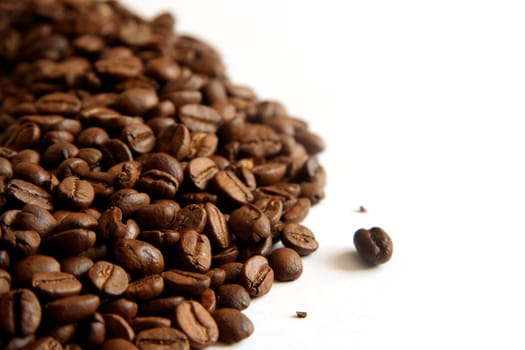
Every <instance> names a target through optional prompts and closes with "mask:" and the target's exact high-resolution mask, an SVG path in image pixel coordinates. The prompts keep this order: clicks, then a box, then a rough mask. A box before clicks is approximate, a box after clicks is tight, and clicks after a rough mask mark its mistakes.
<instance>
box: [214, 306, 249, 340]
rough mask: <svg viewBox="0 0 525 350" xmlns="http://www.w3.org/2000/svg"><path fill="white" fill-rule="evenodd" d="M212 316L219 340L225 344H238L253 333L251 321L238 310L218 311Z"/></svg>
mask: <svg viewBox="0 0 525 350" xmlns="http://www.w3.org/2000/svg"><path fill="white" fill-rule="evenodd" d="M212 316H213V319H214V320H215V322H216V323H217V326H218V328H219V339H220V341H222V342H224V343H226V344H232V343H237V342H240V341H241V340H243V339H246V338H248V337H249V336H250V335H252V333H253V323H252V321H250V319H249V318H248V317H246V316H245V315H244V314H243V313H242V312H240V311H239V310H238V309H233V308H223V309H219V310H217V311H215V312H214V313H213V314H212Z"/></svg>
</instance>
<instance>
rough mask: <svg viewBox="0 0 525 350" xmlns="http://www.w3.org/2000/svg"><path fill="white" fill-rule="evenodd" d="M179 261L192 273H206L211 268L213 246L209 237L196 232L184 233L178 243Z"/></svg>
mask: <svg viewBox="0 0 525 350" xmlns="http://www.w3.org/2000/svg"><path fill="white" fill-rule="evenodd" d="M177 247H178V250H177V252H178V255H177V257H178V261H179V263H180V264H181V265H182V266H184V267H185V268H187V269H188V270H190V271H195V272H206V271H208V270H209V269H210V266H211V257H212V255H211V245H210V241H209V239H208V237H206V236H205V235H202V234H200V233H198V232H197V231H194V230H189V231H186V232H185V233H183V234H182V235H181V237H180V240H179V242H178V245H177Z"/></svg>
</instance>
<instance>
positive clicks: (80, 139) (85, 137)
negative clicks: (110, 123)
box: [76, 126, 109, 147]
mask: <svg viewBox="0 0 525 350" xmlns="http://www.w3.org/2000/svg"><path fill="white" fill-rule="evenodd" d="M108 140H109V135H108V133H107V132H106V130H104V129H102V128H100V127H97V126H93V127H90V128H87V129H84V130H82V131H81V132H80V133H79V134H78V135H77V137H76V144H77V145H78V146H79V147H91V146H96V145H103V144H104V143H106V141H108Z"/></svg>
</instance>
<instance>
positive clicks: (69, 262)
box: [60, 256, 94, 280]
mask: <svg viewBox="0 0 525 350" xmlns="http://www.w3.org/2000/svg"><path fill="white" fill-rule="evenodd" d="M93 264H94V263H93V260H91V259H89V258H88V257H85V256H71V257H69V258H65V259H63V260H62V261H60V268H61V270H62V272H67V273H70V274H72V275H73V276H75V277H76V278H77V279H79V280H82V279H83V278H84V276H86V274H87V273H88V271H89V269H90V268H91V267H92V266H93Z"/></svg>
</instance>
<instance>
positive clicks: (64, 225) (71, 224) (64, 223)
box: [56, 212, 98, 232]
mask: <svg viewBox="0 0 525 350" xmlns="http://www.w3.org/2000/svg"><path fill="white" fill-rule="evenodd" d="M76 228H84V229H88V230H93V229H96V228H98V221H97V219H96V218H94V217H93V216H91V215H89V214H85V213H80V212H71V213H67V214H66V215H65V216H64V217H63V218H62V219H60V221H59V223H58V225H57V227H56V230H57V232H62V231H67V230H71V229H76Z"/></svg>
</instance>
